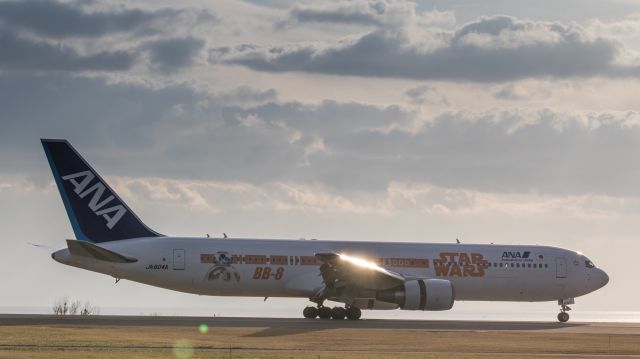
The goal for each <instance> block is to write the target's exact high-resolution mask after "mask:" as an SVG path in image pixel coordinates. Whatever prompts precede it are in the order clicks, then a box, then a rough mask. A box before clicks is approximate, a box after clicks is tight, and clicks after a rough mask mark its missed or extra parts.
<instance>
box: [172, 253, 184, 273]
mask: <svg viewBox="0 0 640 359" xmlns="http://www.w3.org/2000/svg"><path fill="white" fill-rule="evenodd" d="M173 269H174V270H183V269H184V249H174V250H173Z"/></svg>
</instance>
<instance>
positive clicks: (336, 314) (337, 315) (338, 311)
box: [331, 307, 347, 320]
mask: <svg viewBox="0 0 640 359" xmlns="http://www.w3.org/2000/svg"><path fill="white" fill-rule="evenodd" d="M346 316H347V310H346V309H344V308H342V307H333V309H331V318H333V319H340V320H342V319H344V317H346Z"/></svg>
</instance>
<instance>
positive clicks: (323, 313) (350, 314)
mask: <svg viewBox="0 0 640 359" xmlns="http://www.w3.org/2000/svg"><path fill="white" fill-rule="evenodd" d="M302 315H304V317H305V318H307V319H315V318H316V317H319V318H320V319H330V318H333V319H344V318H345V317H346V318H347V319H350V320H358V319H360V316H361V315H362V312H361V311H360V308H358V307H346V308H343V307H333V308H330V307H325V306H324V305H319V306H318V307H311V306H309V307H306V308H304V310H303V311H302Z"/></svg>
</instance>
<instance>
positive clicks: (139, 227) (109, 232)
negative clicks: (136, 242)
mask: <svg viewBox="0 0 640 359" xmlns="http://www.w3.org/2000/svg"><path fill="white" fill-rule="evenodd" d="M40 141H41V142H42V146H43V147H44V152H45V154H46V155H47V160H48V161H49V166H51V171H52V172H53V178H54V179H55V181H56V185H57V186H58V190H59V191H60V195H61V196H62V201H63V202H64V206H65V209H66V210H67V215H69V220H70V221H71V226H72V227H73V231H74V233H75V235H76V238H77V239H79V240H83V241H87V242H95V243H101V242H109V241H118V240H122V239H129V238H140V237H160V236H162V235H161V234H159V233H157V232H155V231H153V230H151V229H150V228H149V227H147V226H146V225H145V224H144V223H142V221H141V220H140V219H139V218H138V216H136V214H135V213H133V211H132V210H131V208H129V206H127V204H126V203H124V201H123V200H122V199H121V198H120V197H118V195H117V194H116V192H115V191H114V190H112V189H111V187H109V185H108V184H107V182H105V181H104V180H103V179H102V177H100V175H99V174H98V173H97V172H96V171H95V170H94V169H93V168H91V166H90V165H89V164H88V163H87V162H86V161H85V160H84V159H83V158H82V156H80V154H78V152H77V151H76V150H75V149H74V148H73V147H72V146H71V144H70V143H69V142H67V141H66V140H51V139H42V140H40Z"/></svg>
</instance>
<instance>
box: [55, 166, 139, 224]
mask: <svg viewBox="0 0 640 359" xmlns="http://www.w3.org/2000/svg"><path fill="white" fill-rule="evenodd" d="M95 177H96V176H95V175H94V174H93V173H92V172H91V171H82V172H77V173H72V174H70V175H66V176H63V177H62V179H63V180H65V181H69V182H70V183H71V184H72V185H73V187H74V189H73V191H74V192H75V193H76V194H77V195H78V197H80V198H85V197H86V196H88V195H89V194H90V193H91V192H93V196H92V197H91V200H90V201H89V208H90V209H91V210H92V211H93V213H95V215H96V216H102V218H104V219H105V220H106V221H107V228H109V229H112V228H113V227H114V226H115V225H116V224H118V222H119V221H120V219H122V217H123V216H124V215H125V214H126V213H127V210H126V209H125V208H124V206H123V205H122V204H118V205H115V206H112V207H108V208H104V207H105V206H106V205H107V204H109V202H111V201H112V200H113V199H114V198H115V197H114V196H113V195H111V194H110V195H109V196H107V197H106V198H104V199H103V198H102V195H103V194H104V192H105V191H106V190H107V189H106V187H105V185H104V184H102V183H101V182H100V181H97V182H96V183H95V184H93V186H90V187H89V185H90V184H91V182H92V181H93V179H94V178H95Z"/></svg>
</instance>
